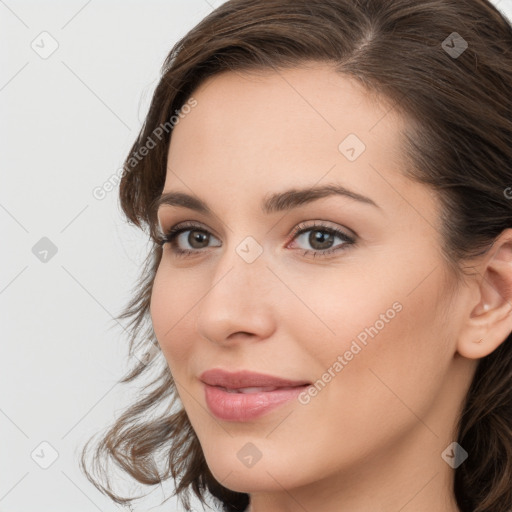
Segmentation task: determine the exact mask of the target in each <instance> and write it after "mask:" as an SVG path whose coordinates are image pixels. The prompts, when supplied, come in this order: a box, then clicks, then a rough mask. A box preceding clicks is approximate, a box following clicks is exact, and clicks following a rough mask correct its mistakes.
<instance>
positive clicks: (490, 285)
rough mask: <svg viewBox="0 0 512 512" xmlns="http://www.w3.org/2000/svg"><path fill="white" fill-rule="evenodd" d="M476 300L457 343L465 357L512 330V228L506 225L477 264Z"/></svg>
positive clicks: (481, 352)
mask: <svg viewBox="0 0 512 512" xmlns="http://www.w3.org/2000/svg"><path fill="white" fill-rule="evenodd" d="M476 270H477V271H478V274H477V277H476V278H475V282H474V283H472V284H471V286H472V287H473V286H474V292H475V293H474V297H475V299H474V300H473V302H470V310H469V312H468V313H469V314H468V317H467V319H466V324H465V325H464V326H463V329H462V331H461V332H460V335H459V340H458V343H457V351H458V353H459V354H460V355H462V356H463V357H467V358H469V359H480V358H482V357H485V356H487V355H489V354H490V353H491V352H493V351H494V350H495V349H496V348H498V347H499V345H501V344H502V343H503V342H504V341H505V340H506V338H507V336H508V335H509V334H510V333H511V332H512V314H511V313H512V229H506V230H505V231H503V232H502V233H501V234H500V235H499V237H498V238H497V239H496V240H495V241H494V244H493V245H492V247H491V249H490V250H489V251H488V252H487V253H486V254H485V255H484V257H483V258H482V259H481V262H480V263H479V264H478V265H477V266H476Z"/></svg>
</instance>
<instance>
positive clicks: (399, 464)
mask: <svg viewBox="0 0 512 512" xmlns="http://www.w3.org/2000/svg"><path fill="white" fill-rule="evenodd" d="M193 97H194V99H195V100H196V101H197V105H196V106H195V107H194V108H193V109H187V111H189V113H188V114H186V115H185V114H183V117H182V119H181V120H180V121H179V123H178V125H177V126H176V127H175V129H174V132H173V135H172V142H171V145H170V150H169V156H168V168H167V176H166V181H165V186H164V190H163V192H164V193H180V194H187V195H190V196H193V198H196V200H197V201H201V202H202V203H204V204H205V205H206V206H207V208H208V210H209V212H207V211H206V210H204V211H201V210H199V209H196V208H194V207H193V205H191V204H190V202H189V206H188V207H187V206H184V204H185V202H183V201H173V200H171V199H170V200H169V201H168V203H169V204H162V206H161V207H160V209H159V221H160V224H161V227H162V229H163V231H168V230H169V229H170V228H172V227H174V226H177V227H183V223H186V225H185V227H186V228H187V229H188V231H184V232H182V233H181V234H178V235H177V236H176V238H175V239H174V241H173V243H172V244H171V243H170V242H169V243H166V244H165V245H164V249H163V255H162V260H161V263H160V266H159V268H158V271H157V275H156V278H155V282H154V287H153V292H152V297H151V316H152V321H153V327H154V331H155V334H156V336H157V338H158V341H159V343H160V346H161V348H162V351H163V353H164V355H165V358H166V360H167V362H168V365H169V368H170V370H171V372H172V375H173V377H174V379H175V381H176V384H177V388H178V392H179V395H180V398H181V400H182V402H183V406H184V408H185V411H186V413H187V415H188V417H189V419H190V422H191V424H192V426H193V428H194V430H195V432H196V434H197V436H198V438H199V441H200V443H201V446H202V449H203V451H204V454H205V457H206V461H207V463H208V465H209V467H210V469H211V471H212V473H213V474H214V476H215V477H216V479H217V480H219V482H221V483H222V484H223V485H224V486H226V487H228V488H231V489H233V490H238V491H243V492H251V493H253V492H254V493H257V492H263V491H271V490H274V491H276V492H278V491H282V489H283V488H286V489H292V488H296V489H299V488H302V489H304V488H306V487H307V486H310V485H314V484H315V485H316V484H319V483H320V482H321V483H322V485H324V484H325V486H323V487H321V489H322V490H323V491H322V492H326V493H328V492H330V491H329V490H328V489H331V487H330V486H329V485H330V484H333V485H334V483H335V486H334V487H332V488H336V489H338V490H339V491H340V492H341V491H342V489H345V488H348V486H351V488H352V489H357V488H358V481H366V482H368V478H370V477H371V475H380V477H379V478H380V480H379V482H380V484H378V485H382V486H384V485H385V484H386V482H387V479H388V477H390V476H391V474H393V475H395V476H396V475H397V474H400V475H402V476H403V479H402V483H404V482H405V483H406V482H410V481H411V479H413V478H420V477H422V475H423V476H424V475H425V471H426V470H428V471H427V472H429V478H430V477H431V476H432V475H434V474H435V473H436V471H441V472H446V471H450V469H449V468H448V465H447V464H446V463H445V462H444V461H443V460H442V458H441V453H442V451H443V450H444V449H445V448H446V447H447V446H448V445H449V444H450V443H451V442H452V441H453V440H454V433H453V428H454V426H455V424H454V421H455V417H456V414H457V412H458V409H459V406H460V404H461V400H462V398H463V396H464V393H465V391H466V388H467V385H468V383H469V381H470V377H471V375H470V371H469V367H468V366H465V365H467V360H464V359H463V358H461V357H458V355H457V354H456V341H457V329H458V327H459V325H460V321H461V318H462V315H461V311H462V309H461V305H460V304H461V302H462V299H459V298H460V295H459V294H457V295H454V294H453V293H449V289H450V288H449V283H450V280H449V276H448V274H447V271H446V269H447V264H446V262H445V260H444V259H443V257H442V255H441V248H440V243H441V242H440V235H439V233H440V220H439V205H438V202H437V198H436V196H435V195H434V194H433V193H432V192H430V191H429V189H428V188H426V187H425V186H424V185H421V184H418V183H415V182H412V181H410V180H409V179H407V178H406V177H404V176H403V174H402V172H403V171H404V170H405V168H404V165H405V164H404V162H403V161H402V159H401V153H400V151H399V142H400V136H401V134H400V130H402V129H403V127H404V125H403V124H402V122H401V120H400V118H398V117H397V116H396V115H395V111H394V110H392V109H391V107H390V105H377V104H376V103H374V102H372V101H370V100H369V98H368V96H367V95H366V94H365V93H364V91H363V90H362V89H361V88H360V87H359V86H358V85H356V84H355V82H353V81H351V80H350V79H348V78H346V77H343V76H341V75H339V74H336V73H335V72H334V71H332V70H331V69H330V68H328V67H327V66H324V65H320V64H318V65H314V66H312V67H310V68H309V69H308V68H305V67H304V68H302V67H301V68H296V69H289V70H285V71H281V72H279V73H274V72H267V73H265V74H261V73H260V74H256V73H253V74H243V75H242V74H240V73H234V72H228V73H223V74H221V75H217V76H214V77H213V78H210V79H209V80H208V81H206V82H205V83H203V84H202V85H201V87H199V89H198V90H196V91H195V92H194V94H193ZM327 187H330V189H329V188H327ZM335 187H338V192H339V191H340V190H341V188H343V189H346V191H347V193H346V194H342V193H334V190H335ZM316 188H318V189H321V190H322V192H320V193H317V194H314V193H313V192H308V190H310V189H311V190H312V189H316ZM291 191H294V193H293V194H292V193H291ZM299 192H300V193H299ZM280 196H282V197H281V199H277V198H278V197H280ZM171 203H172V204H174V206H173V205H171ZM178 203H181V205H180V204H178ZM265 206H267V208H265ZM191 224H192V228H191V227H190V225H191ZM299 231H300V233H299ZM337 232H338V233H337ZM180 249H181V250H189V251H193V253H192V254H185V255H181V254H177V253H176V252H175V251H176V250H180ZM315 251H316V252H315ZM211 369H220V370H225V371H226V372H236V371H240V370H246V371H249V372H257V373H262V374H265V375H269V376H274V377H280V378H282V379H286V380H292V381H298V382H302V383H304V382H306V383H311V385H310V386H309V387H308V386H305V387H302V388H299V389H295V390H292V391H290V390H288V391H281V392H279V391H278V392H275V391H274V392H270V391H261V390H260V391H259V392H258V390H245V391H249V393H248V394H251V393H252V394H253V396H252V397H249V396H248V394H247V393H246V394H238V393H236V394H235V393H226V392H224V391H222V390H219V389H211V388H209V387H208V386H206V385H205V383H204V382H202V377H203V372H205V371H206V370H211ZM235 387H236V386H235ZM242 387H243V386H242ZM245 387H247V386H245ZM249 387H250V386H249ZM253 387H254V386H253ZM206 389H208V396H209V397H210V398H209V399H208V401H207V398H206V395H207V393H206ZM269 393H273V395H272V396H273V397H276V396H278V397H281V398H283V397H284V398H283V400H284V401H281V402H280V403H279V404H278V405H274V407H267V408H265V407H263V405H264V404H265V403H267V402H268V401H271V400H272V397H271V396H270V394H269ZM279 393H281V394H280V395H278V394H279ZM242 397H245V398H242ZM210 399H211V400H210ZM244 401H246V404H245V405H244ZM258 407H262V408H258ZM383 467H386V471H385V472H383V471H382V468H383ZM430 468H431V469H432V471H430ZM418 475H419V476H418ZM426 480H427V479H425V482H423V484H425V485H426V484H427V481H426ZM388 483H389V482H388ZM376 486H377V484H376ZM420 487H421V485H419V484H418V489H419V488H420ZM373 489H374V490H375V489H377V487H375V488H373ZM412 489H413V487H411V490H410V491H411V492H410V494H411V496H412V494H414V493H413V492H412ZM297 492H298V491H297ZM364 492H368V496H370V495H371V493H372V492H374V491H371V492H370V490H369V489H368V487H366V491H364ZM375 492H376V491H375ZM364 495H365V496H366V494H364ZM407 510H409V509H407Z"/></svg>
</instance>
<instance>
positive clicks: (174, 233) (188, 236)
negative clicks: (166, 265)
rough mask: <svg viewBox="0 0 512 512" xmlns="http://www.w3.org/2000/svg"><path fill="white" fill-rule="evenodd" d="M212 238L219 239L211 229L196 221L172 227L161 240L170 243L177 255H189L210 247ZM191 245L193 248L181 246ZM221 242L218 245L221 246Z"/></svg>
mask: <svg viewBox="0 0 512 512" xmlns="http://www.w3.org/2000/svg"><path fill="white" fill-rule="evenodd" d="M211 239H214V240H217V239H216V238H215V237H214V236H213V235H212V234H211V233H210V232H209V231H207V230H206V229H204V228H202V227H201V226H199V225H198V224H194V223H187V222H185V223H182V224H179V225H178V226H174V227H172V228H171V229H170V230H169V231H167V232H166V233H165V235H164V236H163V237H162V239H161V240H160V244H161V245H164V244H166V243H169V244H170V245H171V248H172V251H173V252H174V253H175V254H176V255H187V254H192V253H198V252H200V250H201V249H205V248H206V247H208V245H209V242H210V240H211ZM183 244H184V245H185V246H187V245H188V246H189V247H191V249H189V248H187V247H185V249H182V248H181V247H180V246H183ZM220 245H221V244H219V245H217V247H220Z"/></svg>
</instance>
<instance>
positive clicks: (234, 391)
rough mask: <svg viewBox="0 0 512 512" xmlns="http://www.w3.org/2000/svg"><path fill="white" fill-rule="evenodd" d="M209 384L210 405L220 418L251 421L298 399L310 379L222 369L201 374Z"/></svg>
mask: <svg viewBox="0 0 512 512" xmlns="http://www.w3.org/2000/svg"><path fill="white" fill-rule="evenodd" d="M200 379H201V381H202V382H203V383H204V384H205V400H206V405H207V406H208V408H209V409H210V411H211V412H212V414H214V415H215V416H216V417H217V418H219V419H222V420H227V421H249V420H252V419H255V418H258V417H259V416H261V415H263V414H266V413H267V412H270V411H271V410H273V409H275V408H276V407H279V406H280V405H282V404H284V403H286V402H288V401H289V400H291V399H293V398H295V397H296V396H297V395H298V394H299V393H300V392H301V391H303V390H304V389H305V387H306V386H308V385H310V383H309V382H307V381H304V380H301V381H299V380H288V379H282V378H280V377H274V376H272V375H265V374H261V373H254V372H248V371H238V372H235V373H231V372H226V371H224V370H220V369H213V370H207V371H206V372H204V373H202V374H201V376H200Z"/></svg>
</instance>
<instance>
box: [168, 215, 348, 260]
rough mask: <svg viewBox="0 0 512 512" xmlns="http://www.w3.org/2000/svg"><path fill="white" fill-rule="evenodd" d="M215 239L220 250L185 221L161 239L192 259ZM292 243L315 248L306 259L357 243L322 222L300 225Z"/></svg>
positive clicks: (202, 231) (197, 227) (205, 232)
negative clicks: (336, 242) (337, 241)
mask: <svg viewBox="0 0 512 512" xmlns="http://www.w3.org/2000/svg"><path fill="white" fill-rule="evenodd" d="M308 233H309V234H308ZM336 239H338V240H340V241H341V243H338V244H337V245H334V242H335V240H336ZM212 240H217V242H219V243H218V244H217V245H215V246H214V247H221V245H222V244H221V243H220V241H219V240H218V239H217V238H216V237H214V236H213V235H212V234H211V233H210V232H209V231H208V230H207V229H205V228H203V227H202V226H200V225H198V224H195V223H193V222H186V223H181V224H179V225H177V226H173V227H172V228H171V229H169V231H167V232H166V233H165V234H164V235H163V236H162V238H161V239H160V241H159V243H160V245H164V244H166V243H169V244H170V246H171V250H172V252H173V253H174V254H175V255H176V256H193V255H198V254H201V253H202V252H204V251H203V249H206V248H208V247H209V246H210V242H211V241H212ZM292 241H297V242H300V244H306V245H309V246H310V247H312V249H307V248H306V249H305V250H304V256H306V255H312V256H315V257H316V256H318V255H321V256H326V255H329V254H331V253H334V252H337V251H340V250H344V249H346V248H347V247H348V246H351V245H354V244H355V243H356V240H355V238H354V237H353V236H350V235H348V234H346V233H344V232H343V231H341V230H339V229H337V228H333V227H330V226H327V225H324V224H322V223H319V224H316V223H314V224H313V225H306V224H305V223H304V224H300V225H298V226H297V227H296V228H295V230H294V232H293V235H292Z"/></svg>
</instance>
